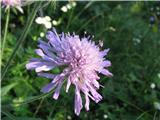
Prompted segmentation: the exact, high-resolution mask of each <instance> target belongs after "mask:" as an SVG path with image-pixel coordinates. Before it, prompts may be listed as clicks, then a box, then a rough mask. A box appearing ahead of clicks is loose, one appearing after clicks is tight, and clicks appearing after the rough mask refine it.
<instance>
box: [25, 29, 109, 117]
mask: <svg viewBox="0 0 160 120" xmlns="http://www.w3.org/2000/svg"><path fill="white" fill-rule="evenodd" d="M46 38H47V39H48V41H47V42H44V41H42V40H39V45H38V47H39V49H37V50H36V53H37V54H38V55H39V56H40V57H41V58H33V59H31V60H30V62H29V63H28V64H27V65H26V68H27V69H29V70H33V69H34V70H35V71H36V72H37V73H38V75H39V76H43V77H46V78H50V79H52V81H51V83H49V84H48V85H46V86H44V87H43V88H42V90H41V91H42V92H43V93H47V92H49V91H51V90H52V89H54V88H55V92H54V94H53V98H54V99H58V96H59V94H60V89H61V87H62V84H63V83H64V80H65V79H66V78H67V85H66V92H68V90H69V87H70V85H74V86H75V101H74V111H75V114H76V115H79V114H80V111H81V109H82V107H83V105H82V98H81V93H83V94H84V96H85V108H86V110H87V111H88V110H89V103H90V99H89V98H91V99H92V100H93V101H95V102H96V103H98V102H99V101H100V100H102V96H101V95H100V94H99V93H98V92H97V89H99V87H100V86H101V85H100V84H99V83H98V80H99V79H100V77H99V76H98V75H97V74H98V73H102V74H104V75H106V76H112V73H110V72H109V71H108V70H107V67H109V66H111V62H110V61H108V60H105V58H104V56H105V55H107V53H108V51H109V49H105V50H103V51H101V50H100V48H99V46H98V45H95V42H93V41H91V40H90V37H84V38H80V37H79V36H78V35H75V34H73V35H70V34H69V33H68V34H64V33H62V34H57V32H56V30H55V29H53V31H48V33H47V35H46ZM58 66H66V67H65V68H64V69H63V71H62V72H61V73H60V74H56V75H55V74H52V73H49V72H47V71H50V70H52V69H53V68H55V67H58Z"/></svg>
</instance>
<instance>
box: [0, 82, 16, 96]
mask: <svg viewBox="0 0 160 120" xmlns="http://www.w3.org/2000/svg"><path fill="white" fill-rule="evenodd" d="M16 85H17V83H12V84H10V85H6V86H4V87H2V88H1V96H4V95H6V94H7V93H8V92H9V91H10V90H11V89H12V88H13V87H15V86H16Z"/></svg>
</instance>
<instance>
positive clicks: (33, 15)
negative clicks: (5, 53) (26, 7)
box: [1, 1, 42, 80]
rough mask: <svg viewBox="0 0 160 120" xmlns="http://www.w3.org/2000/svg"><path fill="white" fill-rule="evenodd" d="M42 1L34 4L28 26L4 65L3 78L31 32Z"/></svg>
mask: <svg viewBox="0 0 160 120" xmlns="http://www.w3.org/2000/svg"><path fill="white" fill-rule="evenodd" d="M41 3H42V1H40V2H37V3H36V5H35V6H34V8H33V11H32V13H31V14H30V16H29V19H28V21H27V23H26V26H25V28H24V31H23V32H22V34H21V36H20V38H19V39H18V41H17V43H16V46H15V48H14V50H13V52H12V54H11V56H10V58H9V60H8V61H7V64H6V66H5V67H4V70H3V73H2V78H1V80H3V79H4V77H5V75H6V72H7V70H8V68H9V66H10V64H11V61H12V60H13V59H14V57H15V55H16V53H17V51H18V49H19V48H20V46H21V44H22V43H23V42H24V40H25V38H26V36H27V34H28V32H29V29H30V27H31V25H32V23H33V20H34V18H35V16H36V13H37V11H38V9H39V8H40V6H41Z"/></svg>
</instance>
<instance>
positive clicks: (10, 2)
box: [2, 0, 21, 7]
mask: <svg viewBox="0 0 160 120" xmlns="http://www.w3.org/2000/svg"><path fill="white" fill-rule="evenodd" d="M2 3H3V4H4V5H5V6H12V7H13V6H14V7H15V6H20V5H21V0H2Z"/></svg>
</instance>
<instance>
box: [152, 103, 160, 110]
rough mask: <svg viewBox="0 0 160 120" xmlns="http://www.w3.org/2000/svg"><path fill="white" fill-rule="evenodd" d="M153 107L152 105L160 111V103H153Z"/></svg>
mask: <svg viewBox="0 0 160 120" xmlns="http://www.w3.org/2000/svg"><path fill="white" fill-rule="evenodd" d="M153 105H154V108H155V109H157V110H160V103H159V102H154V103H153Z"/></svg>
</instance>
